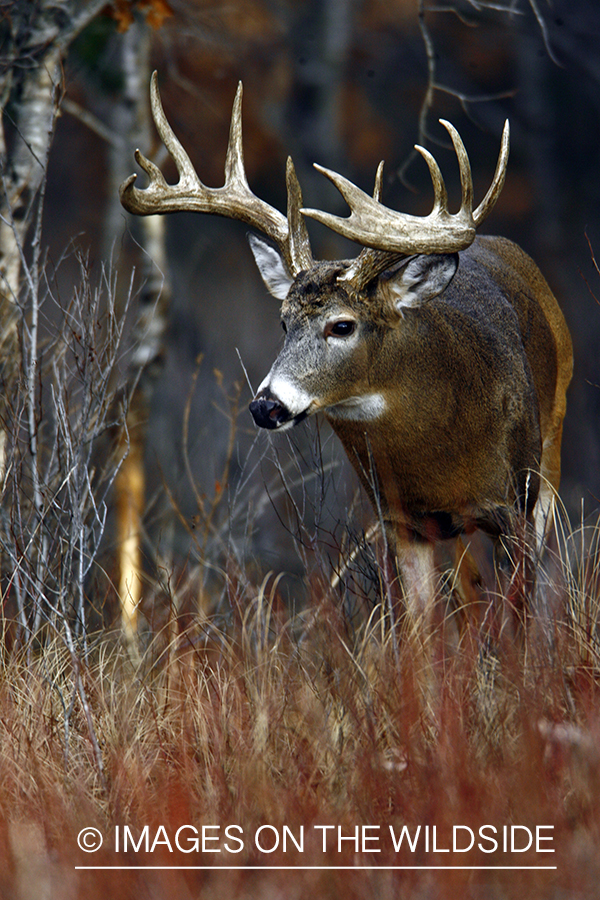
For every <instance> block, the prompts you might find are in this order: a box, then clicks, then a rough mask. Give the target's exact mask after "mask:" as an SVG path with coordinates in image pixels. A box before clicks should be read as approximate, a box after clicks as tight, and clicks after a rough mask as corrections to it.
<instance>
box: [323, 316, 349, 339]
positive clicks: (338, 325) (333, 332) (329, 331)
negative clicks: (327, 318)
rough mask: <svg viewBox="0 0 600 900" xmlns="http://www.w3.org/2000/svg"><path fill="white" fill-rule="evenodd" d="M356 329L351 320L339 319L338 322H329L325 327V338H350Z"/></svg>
mask: <svg viewBox="0 0 600 900" xmlns="http://www.w3.org/2000/svg"><path fill="white" fill-rule="evenodd" d="M355 329H356V322H353V321H352V319H340V320H339V321H338V322H329V323H328V324H327V325H326V326H325V337H326V338H328V337H330V336H333V337H341V338H345V337H350V335H351V334H353V333H354V331H355Z"/></svg>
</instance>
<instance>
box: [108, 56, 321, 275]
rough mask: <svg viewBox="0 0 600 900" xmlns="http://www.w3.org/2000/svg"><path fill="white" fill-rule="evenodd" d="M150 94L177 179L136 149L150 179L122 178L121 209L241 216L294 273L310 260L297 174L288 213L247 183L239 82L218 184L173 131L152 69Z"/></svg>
mask: <svg viewBox="0 0 600 900" xmlns="http://www.w3.org/2000/svg"><path fill="white" fill-rule="evenodd" d="M150 98H151V108H152V116H153V118H154V122H155V124H156V128H157V131H158V133H159V135H160V137H161V139H162V141H163V143H164V145H165V147H166V148H167V150H168V151H169V153H170V154H171V156H172V158H173V160H174V161H175V165H176V166H177V171H178V173H179V181H178V183H177V184H175V185H170V184H167V182H166V181H165V178H164V175H163V174H162V172H161V171H160V169H159V168H158V167H157V166H156V165H155V164H154V163H152V162H150V160H148V159H146V158H145V157H144V156H143V155H142V154H141V153H140V152H139V150H136V153H135V158H136V160H137V162H138V164H139V165H140V167H141V168H142V169H143V170H144V172H145V173H146V174H147V176H148V179H149V184H148V186H147V187H145V188H138V187H136V186H135V181H136V176H135V175H131V176H130V177H129V178H128V179H127V180H126V181H124V182H123V184H122V185H121V187H120V189H119V194H120V197H121V203H122V204H123V206H124V207H125V209H127V210H129V212H132V213H136V214H137V215H144V216H146V215H153V214H156V213H169V212H179V211H182V210H188V211H192V212H203V213H213V214H217V215H221V216H226V217H227V218H230V219H239V220H240V221H242V222H245V223H246V224H247V225H250V226H251V227H252V228H256V229H257V230H258V231H262V232H263V233H264V234H266V235H267V237H269V238H271V239H272V240H273V241H275V243H276V244H278V246H279V249H280V250H281V252H282V254H283V257H284V260H285V263H286V265H287V267H288V269H289V271H290V274H291V275H292V276H295V275H297V274H298V271H300V269H301V268H306V266H307V265H308V264H310V262H309V261H312V256H311V253H310V245H309V243H308V233H307V232H306V225H305V223H304V221H303V220H301V219H300V215H299V209H300V206H301V204H302V195H301V192H300V187H299V185H298V182H297V179H296V178H295V174H294V175H293V176H288V191H290V197H289V200H288V217H286V216H284V215H283V214H282V213H280V212H279V210H277V209H275V208H274V207H272V206H269V204H268V203H265V201H264V200H261V199H260V198H259V197H257V196H256V195H255V194H253V193H252V191H251V190H250V187H249V185H248V180H247V178H246V171H245V167H244V153H243V147H242V85H241V82H240V84H239V85H238V89H237V92H236V95H235V100H234V103H233V111H232V114H231V125H230V129H229V142H228V145H227V156H226V159H225V184H224V185H223V187H220V188H209V187H207V186H206V185H205V184H203V183H202V181H201V180H200V178H199V177H198V175H197V173H196V170H195V169H194V166H193V165H192V162H191V160H190V158H189V156H188V154H187V153H186V151H185V150H184V149H183V147H182V146H181V144H180V142H179V140H178V139H177V137H176V136H175V134H174V132H173V129H172V128H171V126H170V125H169V123H168V121H167V117H166V116H165V113H164V110H163V106H162V103H161V99H160V93H159V90H158V77H157V73H156V72H154V73H153V75H152V79H151V84H150Z"/></svg>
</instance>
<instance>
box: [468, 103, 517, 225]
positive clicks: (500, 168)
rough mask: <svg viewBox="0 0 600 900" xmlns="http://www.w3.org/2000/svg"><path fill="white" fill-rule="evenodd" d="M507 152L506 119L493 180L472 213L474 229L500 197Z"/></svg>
mask: <svg viewBox="0 0 600 900" xmlns="http://www.w3.org/2000/svg"><path fill="white" fill-rule="evenodd" d="M509 150H510V125H509V123H508V119H506V121H505V123H504V128H503V129H502V141H501V144H500V152H499V154H498V162H497V163H496V171H495V172H494V178H493V179H492V183H491V185H490V187H489V190H488V192H487V194H486V195H485V197H484V198H483V200H482V201H481V203H480V204H479V206H478V207H477V209H476V210H475V212H474V213H473V221H474V222H475V227H476V228H478V227H479V225H481V223H482V222H483V220H484V219H485V218H486V217H487V216H488V215H489V214H490V213H491V211H492V210H493V208H494V206H495V205H496V200H497V199H498V197H499V196H500V191H501V190H502V188H503V186H504V179H505V178H506V168H507V165H508V154H509Z"/></svg>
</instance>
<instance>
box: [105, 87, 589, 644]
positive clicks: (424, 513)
mask: <svg viewBox="0 0 600 900" xmlns="http://www.w3.org/2000/svg"><path fill="white" fill-rule="evenodd" d="M241 103H242V85H241V83H240V85H239V86H238V90H237V93H236V96H235V101H234V105H233V112H232V116H231V125H230V135H229V143H228V148H227V155H226V161H225V183H224V186H223V187H220V188H209V187H207V186H205V185H204V184H203V183H202V182H201V180H200V178H199V177H198V175H197V173H196V171H195V169H194V167H193V165H192V163H191V161H190V158H189V156H188V155H187V153H186V151H185V150H184V149H183V147H182V145H181V144H180V142H179V140H178V139H177V137H176V136H175V134H174V133H173V131H172V129H171V127H170V125H169V123H168V121H167V119H166V117H165V113H164V110H163V107H162V104H161V100H160V95H159V90H158V81H157V75H156V73H154V75H153V76H152V81H151V108H152V114H153V118H154V122H155V124H156V128H157V130H158V133H159V135H160V137H161V139H162V141H163V143H164V145H165V147H166V148H167V150H168V152H169V153H170V155H171V157H172V158H173V160H174V162H175V164H176V167H177V170H178V173H179V181H178V183H177V184H175V185H170V184H168V183H167V182H166V180H165V178H164V176H163V174H162V172H161V170H160V169H159V168H158V167H157V166H156V165H154V164H153V163H152V162H151V161H149V160H148V159H146V158H145V157H144V156H143V155H142V154H141V153H140V152H139V150H138V151H136V153H135V158H136V160H137V163H138V165H139V166H140V168H141V169H142V170H143V171H144V172H145V173H146V175H147V176H148V179H149V183H148V185H147V187H144V188H138V187H137V185H136V176H135V175H132V176H130V177H129V178H128V179H127V180H126V181H125V182H124V183H123V185H122V186H121V189H120V197H121V202H122V204H123V206H124V207H125V208H126V209H127V210H129V211H130V212H132V213H135V214H138V215H150V214H156V213H170V212H176V211H179V210H188V211H189V210H194V211H197V212H201V213H207V214H211V215H215V214H216V215H221V216H226V217H229V218H232V219H237V220H241V221H242V222H243V223H245V224H246V225H248V226H250V227H251V228H252V229H253V232H252V233H251V234H250V235H249V241H250V246H251V250H252V252H253V254H254V258H255V261H256V264H257V266H258V269H259V272H260V274H261V276H262V279H263V281H264V283H265V285H266V287H267V289H268V290H269V292H270V293H271V294H272V295H273V296H274V297H275V298H276V299H277V300H279V301H280V302H281V322H282V326H283V330H284V332H285V339H284V343H283V347H282V349H281V351H280V353H279V355H278V356H277V358H276V359H275V361H274V362H273V365H272V367H271V369H270V371H269V372H268V374H267V375H266V377H265V378H264V380H263V382H262V383H261V384H260V386H259V388H258V390H257V392H256V395H255V397H254V399H253V400H252V402H251V403H250V407H249V408H250V412H251V414H252V417H253V418H254V421H255V423H256V425H257V426H258V427H260V428H263V429H268V430H270V431H273V432H275V431H277V432H280V431H286V430H287V429H289V428H291V427H293V426H295V425H297V424H298V423H300V422H302V421H304V420H305V419H306V418H307V417H309V416H313V415H315V414H316V413H321V414H322V415H323V416H324V417H325V419H326V420H327V421H328V422H329V423H330V425H331V427H332V429H333V431H334V432H335V434H336V435H337V437H338V438H339V440H340V441H341V443H342V445H343V448H344V450H345V452H346V454H347V456H348V458H349V459H350V462H351V463H352V465H353V467H354V469H355V470H356V472H357V474H358V478H359V480H360V482H361V483H362V485H363V487H364V489H365V491H366V494H367V496H368V498H369V500H370V503H371V505H372V507H373V509H374V510H375V512H376V515H377V517H378V519H379V520H380V522H381V523H382V526H383V530H384V533H385V535H386V536H387V541H388V544H389V546H390V548H391V549H392V551H393V555H394V556H395V559H396V561H397V567H398V570H399V574H400V579H401V582H402V586H403V592H404V595H405V606H406V612H407V614H408V616H409V618H410V620H411V621H412V622H413V624H414V628H415V629H422V630H424V632H425V633H426V632H427V631H428V629H430V628H431V618H432V611H433V609H434V606H435V597H436V583H437V580H436V579H437V574H436V571H437V570H436V562H435V548H436V545H437V544H438V543H439V542H441V541H445V540H452V539H454V540H457V539H458V540H460V539H461V536H462V535H469V534H471V533H473V532H474V531H481V532H483V533H484V534H486V535H488V536H489V537H490V538H491V539H492V541H493V542H495V543H496V544H498V543H500V542H502V541H503V540H504V541H505V540H506V539H507V538H510V537H511V535H512V536H514V535H515V534H516V533H517V531H518V528H519V527H520V526H523V527H524V528H525V529H526V530H527V533H528V534H532V533H533V534H535V535H537V541H538V544H539V545H541V544H542V543H543V540H544V538H545V536H546V534H547V532H548V529H549V527H550V525H551V521H552V515H553V505H554V498H555V495H556V492H557V491H558V487H559V483H560V469H561V438H562V429H563V420H564V416H565V412H566V391H567V387H568V385H569V382H570V380H571V374H572V368H573V354H572V344H571V338H570V334H569V330H568V327H567V324H566V322H565V318H564V316H563V313H562V311H561V309H560V307H559V305H558V302H557V300H556V299H555V297H554V295H553V293H552V292H551V290H550V288H549V286H548V284H547V282H546V281H545V279H544V277H543V276H542V274H541V272H540V270H539V269H538V267H537V266H536V264H535V263H534V262H533V260H532V259H531V258H530V257H529V256H528V255H527V254H526V253H525V252H524V251H523V250H521V249H520V248H519V247H518V246H517V245H516V244H514V243H512V242H511V241H509V240H507V239H505V238H503V237H494V236H488V235H484V236H482V235H479V236H478V235H477V233H476V232H477V229H478V228H479V227H480V226H481V224H482V223H483V222H484V220H485V219H486V218H487V217H488V215H489V214H490V213H491V211H492V209H493V208H494V206H495V204H496V202H497V200H498V197H499V195H500V192H501V190H502V187H503V184H504V180H505V175H506V169H507V163H508V153H509V127H508V122H506V123H505V126H504V130H503V134H502V139H501V146H500V152H499V156H498V162H497V165H496V169H495V173H494V176H493V179H492V183H491V186H490V188H489V189H488V191H487V193H486V194H485V196H484V198H483V200H482V201H481V203H480V204H479V205H478V206H477V207H476V208H473V207H474V199H473V193H474V191H473V182H472V174H471V167H470V162H469V158H468V155H467V151H466V149H465V146H464V144H463V141H462V139H461V138H460V136H459V134H458V132H457V130H456V129H455V128H454V127H453V126H452V125H451V124H450V123H449V122H447V121H445V120H440V122H441V124H442V125H443V127H444V128H445V129H446V131H447V132H448V135H449V137H450V140H451V142H452V145H453V147H454V152H455V154H456V157H457V160H458V166H459V173H460V184H461V204H460V208H459V209H458V211H457V212H450V211H449V208H448V194H447V189H446V185H445V182H444V179H443V177H442V174H441V170H440V168H439V165H438V163H437V162H436V160H435V158H434V157H433V155H432V154H431V153H430V152H429V151H428V150H427V149H425V148H424V147H422V146H419V145H417V146H416V150H417V151H418V152H419V153H420V154H421V156H422V157H423V158H424V160H425V162H426V163H427V166H428V168H429V172H430V175H431V180H432V183H433V189H434V202H433V208H432V210H431V212H430V214H429V215H426V216H414V215H408V214H405V213H400V212H397V211H395V210H392V209H390V208H388V207H386V206H384V205H383V203H382V202H381V194H382V184H383V175H382V172H383V164H382V163H380V165H379V167H378V169H377V174H376V178H375V188H374V191H373V193H372V194H368V193H366V192H365V191H363V190H362V189H361V188H359V187H358V186H356V185H355V184H353V183H352V182H350V181H349V180H348V179H346V178H345V177H344V176H342V175H340V174H338V173H335V172H333V171H330V170H328V169H326V168H323V167H321V166H319V165H316V166H315V167H316V169H317V170H318V171H319V172H321V173H322V174H323V175H324V176H326V177H327V178H328V179H329V180H330V181H331V182H332V183H333V184H334V185H335V187H336V188H337V189H338V190H339V192H340V194H341V196H342V197H343V199H344V200H345V201H346V203H347V205H348V207H349V209H350V215H349V216H347V217H341V216H337V215H334V214H331V213H328V212H325V211H321V210H316V209H311V208H305V207H304V206H303V199H302V192H301V188H300V185H299V182H298V179H297V176H296V173H295V169H294V165H293V163H292V160H291V158H288V160H287V166H286V185H287V213H286V214H285V215H284V214H283V213H281V212H279V211H278V210H277V209H275V208H273V207H272V206H270V205H269V204H267V203H266V202H264V201H263V200H261V199H259V198H258V197H257V196H255V195H254V194H253V193H252V191H251V189H250V187H249V185H248V181H247V177H246V173H245V167H244V157H243V148H242V124H241ZM307 218H311V219H314V220H316V221H318V222H321V223H322V224H323V225H325V226H327V227H328V228H329V229H332V230H333V231H334V232H336V233H337V234H339V235H342V236H344V237H346V238H349V239H350V240H352V241H354V242H356V243H357V244H358V245H360V247H361V249H360V252H359V253H358V255H357V256H356V257H355V258H353V259H341V260H332V261H330V260H324V261H322V260H315V259H313V256H312V252H311V248H310V242H309V236H308V231H307V226H306V219H307ZM524 602H525V601H524Z"/></svg>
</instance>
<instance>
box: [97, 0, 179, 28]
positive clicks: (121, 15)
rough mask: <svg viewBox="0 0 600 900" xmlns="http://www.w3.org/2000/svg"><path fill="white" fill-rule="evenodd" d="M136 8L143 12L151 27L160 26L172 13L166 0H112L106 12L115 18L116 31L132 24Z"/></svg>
mask: <svg viewBox="0 0 600 900" xmlns="http://www.w3.org/2000/svg"><path fill="white" fill-rule="evenodd" d="M136 9H138V10H140V11H141V12H143V13H144V15H145V16H146V21H147V23H148V25H150V27H151V28H160V27H161V26H162V24H163V23H164V21H165V19H168V18H169V17H170V16H172V15H173V10H172V9H171V7H170V6H169V4H168V2H167V0H113V2H112V3H111V5H110V6H108V7H107V9H106V12H107V13H108V15H109V16H112V18H113V19H115V20H116V22H117V31H119V32H121V33H122V32H124V31H127V29H128V28H129V26H130V25H132V24H133V21H134V14H135V10H136Z"/></svg>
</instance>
